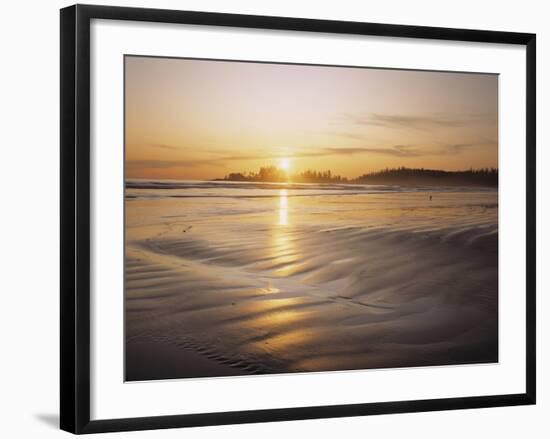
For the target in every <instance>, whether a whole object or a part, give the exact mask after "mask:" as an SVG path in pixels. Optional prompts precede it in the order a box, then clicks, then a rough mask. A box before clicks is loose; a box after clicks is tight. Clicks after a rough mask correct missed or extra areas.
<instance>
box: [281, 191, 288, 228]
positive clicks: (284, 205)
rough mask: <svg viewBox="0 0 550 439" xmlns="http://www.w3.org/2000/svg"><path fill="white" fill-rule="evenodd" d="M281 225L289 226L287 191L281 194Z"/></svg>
mask: <svg viewBox="0 0 550 439" xmlns="http://www.w3.org/2000/svg"><path fill="white" fill-rule="evenodd" d="M279 225H280V226H287V225H288V194H287V191H286V189H281V190H280V192H279Z"/></svg>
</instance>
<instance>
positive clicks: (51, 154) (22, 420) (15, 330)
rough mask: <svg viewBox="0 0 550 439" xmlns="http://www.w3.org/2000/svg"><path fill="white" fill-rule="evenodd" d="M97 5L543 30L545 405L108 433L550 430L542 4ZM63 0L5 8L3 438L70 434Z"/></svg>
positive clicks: (0, 282)
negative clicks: (62, 289)
mask: <svg viewBox="0 0 550 439" xmlns="http://www.w3.org/2000/svg"><path fill="white" fill-rule="evenodd" d="M87 3H100V4H113V5H120V6H143V7H158V8H161V7H162V8H172V9H188V10H207V11H219V12H234V13H248V14H262V15H281V16H300V17H310V18H325V19H340V20H355V21H370V22H381V23H396V24H416V25H428V26H445V27H464V28H474V29H490V30H507V31H517V32H535V33H537V39H538V41H537V44H538V53H537V55H538V71H537V75H538V93H537V98H538V105H537V107H538V117H537V119H538V125H539V127H538V146H539V147H538V174H539V177H538V197H537V198H538V224H539V227H538V264H537V265H538V272H539V277H538V321H539V325H538V348H539V374H538V383H539V384H538V391H539V398H538V400H539V403H538V405H537V406H534V407H533V406H528V407H508V408H496V409H482V410H463V411H454V412H439V413H422V414H404V415H385V416H371V417H364V418H345V419H337V420H334V419H327V420H316V421H301V422H282V423H271V424H256V425H241V426H225V427H208V428H195V429H186V430H184V431H182V430H165V431H154V432H135V433H122V434H121V433H117V435H116V436H114V435H113V434H111V435H108V436H109V437H130V436H131V437H143V438H153V437H155V438H157V437H158V438H170V437H180V436H181V435H182V434H185V435H186V437H188V438H217V437H221V436H223V437H239V438H242V439H246V438H256V437H258V436H261V437H262V438H279V437H281V436H282V437H300V436H315V437H320V438H325V437H326V438H329V437H338V436H340V437H342V436H345V437H346V438H347V437H351V438H353V437H366V436H369V437H382V436H383V437H385V438H401V437H408V438H416V437H419V438H420V437H421V438H423V439H427V438H437V439H439V438H441V437H445V438H464V437H474V438H475V437H505V438H508V437H509V438H516V437H523V436H527V437H530V438H535V439H536V438H546V437H549V435H550V421H549V420H548V417H549V415H550V396H549V392H550V380H548V378H547V374H546V373H545V369H547V368H548V367H549V361H548V360H549V358H548V353H549V352H550V350H549V349H548V348H547V346H545V345H547V344H548V339H549V337H548V336H549V335H550V325H549V323H548V321H547V320H546V318H545V317H546V315H547V312H548V309H547V308H548V303H549V302H548V300H547V299H546V298H545V297H544V296H545V292H547V291H548V290H549V288H550V274H549V270H550V249H549V247H550V231H549V230H548V229H546V230H544V229H543V227H542V225H543V224H544V223H545V222H546V223H548V222H549V221H550V202H549V196H548V194H549V193H550V173H546V175H544V174H543V170H544V169H545V168H547V167H550V153H549V152H548V150H547V149H546V150H545V149H544V148H543V147H542V145H545V144H546V143H548V140H549V138H548V137H549V129H548V128H547V127H546V126H544V121H547V120H548V119H549V118H550V109H549V107H548V105H549V102H550V86H549V83H548V80H547V79H546V78H549V77H550V51H549V48H550V24H549V18H550V14H549V8H547V7H546V5H545V3H546V2H542V1H536V0H524V1H522V2H508V3H505V2H503V1H497V0H486V1H480V0H460V1H453V2H443V1H441V0H439V1H437V0H433V1H431V0H414V1H407V0H386V1H384V2H367V1H352V0H338V1H330V2H321V1H315V2H313V1H312V2H307V1H306V0H301V1H300V0H294V1H292V0H266V1H262V2H258V1H256V2H254V1H253V0H232V1H223V0H202V1H200V0H172V1H169V0H161V1H154V2H153V1H151V0H149V1H143V0H142V1H124V0H116V1H109V0H104V1H100V2H94V1H91V0H90V1H87ZM69 4H70V3H69V2H63V1H58V0H55V1H33V0H31V1H29V0H27V1H24V2H9V3H5V4H3V8H2V14H1V19H0V20H1V25H0V32H1V38H0V48H1V50H0V55H1V58H0V59H1V67H0V111H1V117H0V121H1V124H0V267H1V269H0V334H1V335H0V432H1V433H0V435H1V436H3V437H9V438H16V437H32V438H34V437H36V438H38V437H40V438H50V437H62V436H64V435H67V433H64V432H61V431H59V430H58V429H57V422H58V403H59V398H58V385H59V381H58V356H59V345H58V321H59V311H58V302H59V301H58V286H59V275H58V273H59V262H58V258H59V244H58V241H59V233H58V220H59V218H58V212H59V196H58V185H59V178H58V175H59V163H58V162H59V160H58V157H59V154H58V143H59V118H58V109H59V86H58V75H59V67H58V66H59V18H58V17H59V13H58V9H59V8H61V7H63V6H66V5H69Z"/></svg>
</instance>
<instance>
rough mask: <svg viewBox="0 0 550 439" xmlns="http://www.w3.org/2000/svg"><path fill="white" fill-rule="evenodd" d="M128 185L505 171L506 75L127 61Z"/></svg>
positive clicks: (222, 62) (256, 64)
mask: <svg viewBox="0 0 550 439" xmlns="http://www.w3.org/2000/svg"><path fill="white" fill-rule="evenodd" d="M125 63H126V66H125V67H126V69H125V72H126V73H125V75H126V77H125V87H126V88H125V99H126V101H125V112H126V113H125V117H126V128H125V130H126V132H125V142H126V145H125V146H126V175H127V177H129V178H158V179H162V178H169V179H214V178H222V177H223V176H225V175H227V174H229V173H231V172H248V171H257V170H258V169H259V168H260V167H261V166H269V165H275V166H283V167H287V168H288V171H289V172H290V173H298V172H301V171H304V170H307V169H312V170H327V169H330V170H331V171H332V173H333V174H339V175H342V176H345V177H350V178H353V177H357V176H359V175H361V174H364V173H367V172H370V171H376V170H379V169H382V168H386V167H397V166H407V167H424V168H432V169H445V170H459V169H469V168H470V167H473V168H479V167H498V77H497V76H496V75H484V74H460V73H439V72H420V71H404V70H382V69H367V68H344V67H318V66H304V65H281V64H260V63H244V62H225V61H201V60H186V59H168V58H154V57H130V56H127V57H126V58H125Z"/></svg>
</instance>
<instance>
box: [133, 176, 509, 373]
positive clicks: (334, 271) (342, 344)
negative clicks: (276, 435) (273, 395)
mask: <svg viewBox="0 0 550 439" xmlns="http://www.w3.org/2000/svg"><path fill="white" fill-rule="evenodd" d="M125 231H126V237H125V334H126V335H125V336H126V346H125V348H126V361H125V365H126V366H125V367H126V371H125V376H126V380H128V381H135V380H140V381H141V380H154V379H171V378H198V377H216V376H231V375H246V374H265V373H295V372H323V371H336V370H355V369H371V368H388V367H417V366H443V365H450V364H453V365H456V364H474V363H476V364H477V363H491V362H496V361H498V192H497V190H496V189H488V188H466V187H452V188H449V187H406V188H403V187H398V186H382V185H359V184H292V183H253V182H223V181H220V182H214V181H176V180H154V181H153V180H137V179H136V180H128V181H127V183H126V199H125Z"/></svg>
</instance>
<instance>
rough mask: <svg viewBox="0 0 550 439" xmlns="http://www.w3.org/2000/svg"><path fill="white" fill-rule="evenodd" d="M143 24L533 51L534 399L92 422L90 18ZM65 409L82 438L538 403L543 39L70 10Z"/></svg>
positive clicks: (64, 113)
mask: <svg viewBox="0 0 550 439" xmlns="http://www.w3.org/2000/svg"><path fill="white" fill-rule="evenodd" d="M92 19H106V20H133V21H142V22H161V23H182V24H194V25H208V26H229V27H242V28H256V29H276V30H292V31H303V32H324V33H333V34H355V35H372V36H384V37H407V38H422V39H437V40H452V41H466V42H482V43H495V44H514V45H523V46H525V47H526V60H527V62H526V66H525V68H526V83H527V89H526V115H525V117H526V133H525V135H526V161H527V169H526V171H527V181H526V185H527V198H526V201H527V210H526V218H527V223H526V225H527V227H526V243H527V248H526V255H527V258H526V261H525V263H526V273H527V285H526V294H527V297H526V322H527V327H526V358H525V362H526V376H525V383H526V387H525V388H526V391H525V393H518V394H507V395H494V396H476V397H460V398H445V399H429V400H415V401H396V402H381V403H366V404H347V405H335V406H316V407H300V408H284V409H270V410H253V411H239V412H225V413H201V414H182V415H174V416H151V417H140V418H128V419H105V420H90V213H91V211H90V21H91V20H92ZM60 24H61V26H60V27H61V29H60V30H61V41H60V43H61V47H60V48H61V63H60V80H61V83H60V85H61V86H60V88H61V113H60V122H61V127H60V129H61V157H60V160H61V212H60V213H61V223H60V226H61V273H60V276H61V291H60V293H61V300H60V302H61V303H60V305H61V349H60V361H61V371H60V373H61V375H60V377H61V387H60V393H61V398H60V400H61V404H60V412H61V413H60V415H61V416H60V424H61V428H62V429H63V430H66V431H69V432H72V433H77V434H80V433H98V432H113V431H128V430H145V429H160V428H173V427H191V426H206V425H218V424H239V423H251V422H268V421H286V420H299V419H314V418H325V417H346V416H364V415H374V414H386V413H404V412H425V411H436V410H451V409H467V408H481V407H497V406H514V405H527V404H535V399H536V384H535V383H536V352H535V343H536V340H535V336H536V333H535V325H536V323H535V300H536V299H535V279H536V278H535V257H536V249H535V239H536V237H535V233H536V232H535V209H536V206H535V199H536V192H535V190H536V188H535V154H536V152H535V145H536V134H535V131H536V122H535V119H536V115H535V111H536V103H535V99H536V96H535V95H536V77H535V75H536V73H535V71H536V36H535V34H530V33H514V32H496V31H484V30H466V29H448V28H437V27H424V26H403V25H388V24H376V23H359V22H345V21H330V20H313V19H304V18H289V17H266V16H252V15H234V14H222V13H210V12H194V11H176V10H159V9H142V8H126V7H111V6H89V5H75V6H70V7H67V8H64V9H61V18H60Z"/></svg>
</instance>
